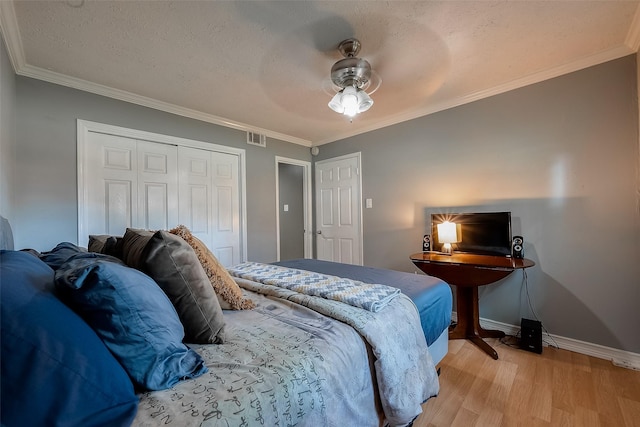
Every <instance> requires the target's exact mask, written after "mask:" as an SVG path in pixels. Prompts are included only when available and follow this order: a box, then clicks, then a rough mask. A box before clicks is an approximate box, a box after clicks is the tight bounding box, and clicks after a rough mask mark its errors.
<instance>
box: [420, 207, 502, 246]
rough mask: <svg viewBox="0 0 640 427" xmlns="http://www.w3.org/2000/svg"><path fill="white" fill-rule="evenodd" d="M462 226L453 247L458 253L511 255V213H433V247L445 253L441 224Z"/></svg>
mask: <svg viewBox="0 0 640 427" xmlns="http://www.w3.org/2000/svg"><path fill="white" fill-rule="evenodd" d="M445 221H449V222H453V223H456V224H460V234H461V235H460V238H461V240H460V241H459V242H457V243H453V244H452V245H451V246H452V248H453V250H454V252H465V253H472V254H479V255H497V256H505V257H510V256H511V212H481V213H434V214H431V235H432V236H433V237H432V239H431V244H432V247H433V250H434V251H438V252H440V251H442V246H443V244H442V243H440V242H439V241H438V224H441V223H443V222H445Z"/></svg>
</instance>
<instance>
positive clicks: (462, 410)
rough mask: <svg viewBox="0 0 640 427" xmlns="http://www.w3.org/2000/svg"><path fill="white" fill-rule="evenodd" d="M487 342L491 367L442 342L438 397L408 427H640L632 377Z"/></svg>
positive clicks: (636, 378)
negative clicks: (444, 346) (492, 354)
mask: <svg viewBox="0 0 640 427" xmlns="http://www.w3.org/2000/svg"><path fill="white" fill-rule="evenodd" d="M487 342H489V343H490V344H491V345H492V346H493V347H494V348H495V349H496V351H497V352H498V354H499V357H500V358H499V359H498V360H493V359H492V358H491V357H489V356H488V355H486V354H485V353H483V352H482V351H481V350H479V349H478V348H477V347H476V346H475V345H473V344H472V343H470V342H469V341H467V340H452V341H450V342H449V353H448V354H447V356H446V357H445V358H444V359H443V360H442V362H441V363H440V365H439V367H440V368H441V374H440V394H439V395H438V397H436V398H432V399H429V400H428V401H427V402H426V403H425V404H424V405H423V413H422V414H421V415H420V416H419V417H418V418H417V419H416V420H415V421H414V424H413V426H414V427H445V426H446V427H450V426H463V427H471V426H478V427H493V426H503V427H508V426H527V427H529V426H576V427H589V426H600V427H627V426H634V427H635V426H638V427H640V371H634V370H630V369H625V368H619V367H616V366H614V365H612V364H611V362H609V361H606V360H602V359H597V358H594V357H589V356H585V355H582V354H578V353H573V352H570V351H566V350H558V349H554V348H551V347H545V348H544V350H543V352H542V354H541V355H539V354H535V353H530V352H527V351H523V350H520V349H517V348H513V347H509V346H507V345H505V344H502V343H501V342H500V341H499V340H496V339H489V340H487Z"/></svg>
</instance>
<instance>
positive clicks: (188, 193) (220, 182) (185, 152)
mask: <svg viewBox="0 0 640 427" xmlns="http://www.w3.org/2000/svg"><path fill="white" fill-rule="evenodd" d="M238 166H239V165H238V156H236V155H233V154H228V153H220V152H216V151H205V150H201V149H197V148H191V147H178V169H179V171H180V173H179V182H180V191H179V193H180V197H179V198H180V204H179V205H180V206H179V218H180V223H181V224H184V225H185V226H187V227H188V228H189V230H191V233H192V234H193V235H194V236H196V237H197V238H198V239H200V240H202V241H203V242H204V243H205V244H206V245H207V246H208V247H209V249H210V250H211V251H212V252H213V254H214V255H215V256H216V258H218V260H219V261H220V262H221V263H222V264H223V265H225V266H231V265H235V264H237V263H238V262H239V261H240V246H239V245H238V244H237V242H239V241H240V198H239V191H238V172H239V167H238Z"/></svg>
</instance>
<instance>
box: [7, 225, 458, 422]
mask: <svg viewBox="0 0 640 427" xmlns="http://www.w3.org/2000/svg"><path fill="white" fill-rule="evenodd" d="M127 232H129V230H127ZM170 234H171V233H167V232H162V233H161V232H155V233H153V232H139V233H138V234H137V235H136V239H137V243H136V245H137V246H136V245H132V246H131V247H130V248H129V251H128V254H129V255H127V254H123V253H122V252H120V253H119V257H116V256H114V255H113V253H112V254H108V253H105V252H104V251H105V249H106V248H107V247H108V246H109V244H108V243H107V241H106V240H105V241H104V242H103V245H102V247H101V249H100V250H99V251H98V252H94V251H88V250H87V249H86V248H79V247H77V246H75V245H73V244H71V243H68V242H63V243H61V244H60V245H58V246H56V247H55V248H53V249H52V250H51V251H49V252H47V253H44V254H38V253H35V251H14V250H4V251H2V252H1V253H0V256H1V257H2V259H0V267H1V268H2V275H1V277H0V285H2V292H1V294H0V295H1V296H2V316H3V318H2V324H1V326H2V342H3V345H2V383H1V385H2V408H1V411H2V412H1V413H2V420H1V421H2V423H3V425H6V426H7V427H11V426H13V425H39V424H44V423H46V424H50V425H56V424H59V425H62V424H66V425H83V426H91V425H95V426H101V425H114V426H115V425H134V426H158V425H174V426H254V425H264V426H285V425H299V426H320V425H322V426H343V425H358V426H380V425H390V426H395V425H398V426H401V425H409V424H410V423H411V422H412V420H413V419H415V417H416V416H417V415H419V414H420V413H421V410H422V409H421V404H422V403H423V402H425V401H426V400H427V399H429V398H430V397H433V396H435V395H437V393H438V391H439V385H438V379H437V374H436V370H435V363H434V358H433V357H432V355H431V353H430V351H429V349H436V348H437V345H438V342H439V339H438V337H440V339H442V338H441V337H442V336H443V335H442V334H443V332H445V335H444V336H445V337H446V327H447V326H448V322H443V326H444V329H443V330H441V331H440V332H438V331H437V328H435V329H433V328H427V327H424V326H423V324H426V323H425V322H427V323H429V321H428V320H426V319H427V318H423V314H424V313H423V312H425V313H426V312H428V311H431V312H434V311H437V310H435V309H434V307H438V306H442V307H445V306H446V310H448V312H449V313H450V311H451V296H450V291H449V295H448V299H447V297H446V296H442V295H440V296H437V297H434V295H438V292H436V291H434V289H435V288H438V287H439V286H446V285H442V284H439V283H436V282H437V281H434V280H433V279H431V278H428V277H427V276H424V275H411V274H408V273H403V274H400V275H399V276H395V274H394V273H388V272H386V271H384V270H377V269H370V268H367V267H360V268H355V267H352V266H351V267H348V266H345V265H332V264H333V263H323V262H315V263H313V264H314V265H311V264H306V263H308V262H309V261H308V260H306V261H305V260H296V261H291V262H289V263H288V264H289V265H278V264H287V263H277V264H258V263H246V264H247V265H241V266H235V267H234V268H236V267H237V268H236V273H237V275H236V276H233V282H234V285H236V286H237V289H238V290H239V291H238V290H236V294H235V297H236V298H237V300H236V301H233V298H229V299H228V301H226V302H225V301H223V300H222V299H220V294H224V292H225V291H223V290H220V289H217V291H218V292H217V295H216V293H215V292H214V297H213V299H210V300H207V299H206V298H205V297H204V296H202V295H200V297H201V298H202V299H201V300H199V301H198V304H200V305H199V306H198V307H199V308H198V310H194V309H193V307H191V308H190V309H185V307H184V306H182V305H181V304H182V302H181V301H182V300H184V293H183V294H179V295H178V294H177V293H176V292H178V291H176V290H175V289H173V288H171V287H167V283H168V280H169V279H170V280H173V281H175V278H176V277H177V276H176V274H175V273H176V272H175V271H174V269H175V266H176V265H177V266H179V267H178V270H180V271H178V273H179V274H178V276H180V280H182V281H184V277H185V275H187V276H188V275H194V274H195V276H198V275H199V276H198V277H200V279H202V278H203V277H204V279H202V280H200V282H202V281H203V280H205V281H206V284H207V285H208V286H206V287H202V288H198V287H197V286H194V285H193V283H191V285H190V286H192V287H191V288H189V293H190V294H193V293H194V292H196V293H197V292H203V291H207V292H208V289H207V288H211V289H216V285H215V284H214V281H215V280H217V278H218V276H215V275H213V276H212V273H211V271H210V268H209V267H210V266H209V265H206V264H205V263H203V262H202V259H200V258H198V256H199V254H200V253H199V251H198V248H197V247H195V246H193V245H189V244H185V239H182V238H180V237H179V236H177V235H176V234H175V233H174V234H172V235H170ZM126 235H127V233H125V236H126ZM109 237H114V236H109ZM154 239H155V240H156V241H155V243H154V245H156V246H155V247H156V249H153V250H150V249H149V246H150V245H151V244H152V242H153V241H154ZM107 240H108V239H107ZM132 241H135V239H133V240H132ZM111 242H112V243H113V242H117V239H115V238H114V239H112V240H111ZM90 245H91V243H90ZM172 245H173V246H172ZM114 248H115V250H120V251H121V250H122V248H120V249H118V248H117V246H113V245H112V246H111V249H112V250H114ZM94 249H95V248H94ZM136 251H137V252H136ZM134 255H135V256H134ZM200 255H201V254H200ZM205 255H207V254H205ZM163 256H169V257H170V258H168V259H169V261H170V262H169V261H167V260H165V261H162V260H163V258H162V257H163ZM136 257H137V258H136ZM180 257H182V258H180ZM185 257H186V258H185ZM141 260H142V261H141ZM151 261H153V262H151ZM170 264H171V265H173V267H170ZM150 266H151V267H150ZM196 267H197V268H196ZM302 267H305V268H306V269H307V270H304V269H302ZM242 268H245V270H244V271H245V272H246V271H247V269H251V268H252V269H254V270H255V269H266V270H268V269H270V268H278V269H286V271H287V274H289V273H295V272H300V271H305V272H313V270H314V269H315V270H318V271H317V273H319V274H321V275H322V277H325V276H328V275H335V274H336V273H337V274H343V277H342V278H340V279H341V280H342V279H345V280H346V279H350V280H353V281H354V283H356V284H358V283H360V284H362V283H361V282H365V283H364V284H365V285H366V284H367V283H366V281H365V280H361V279H367V280H370V279H376V280H377V279H378V278H380V280H379V281H378V282H384V281H386V280H387V279H388V280H390V281H386V283H379V285H380V286H384V285H387V284H391V283H397V284H399V283H398V282H396V280H397V279H403V280H402V286H400V288H402V289H403V292H399V293H394V292H392V294H393V296H392V297H391V298H387V300H385V302H384V306H383V307H382V308H380V309H378V310H369V309H364V308H361V307H356V306H353V305H351V304H345V303H344V302H340V301H335V300H331V299H327V298H323V297H319V296H316V295H311V294H305V293H301V292H299V291H296V290H291V289H287V288H286V287H280V286H278V285H273V284H269V283H266V282H265V281H259V280H251V279H247V275H246V274H245V275H244V277H240V276H242V275H243V272H242V271H241V270H242ZM232 270H233V269H232ZM238 271H239V273H238ZM279 271H280V272H282V270H279ZM203 274H204V276H202V275H203ZM385 275H387V276H386V277H383V276H385ZM394 276H395V277H394ZM413 276H416V277H413ZM417 278H422V279H421V280H426V282H422V283H421V284H420V283H419V282H420V281H418V280H417ZM214 279H215V280H214ZM383 279H384V280H383ZM409 279H413V280H409ZM190 280H191V279H190ZM200 282H199V283H200ZM114 283H115V285H114ZM194 283H195V282H194ZM200 284H201V283H200ZM211 285H213V286H211ZM114 289H115V291H114ZM158 289H160V292H159V291H158ZM379 289H383V288H376V290H379ZM425 289H430V291H429V292H425ZM447 289H448V286H447ZM125 291H126V292H125ZM237 292H239V294H238V293H237ZM121 293H127V295H126V298H127V299H125V300H124V302H122V301H118V299H119V298H121V297H122V295H120V294H121ZM405 293H407V294H410V296H407V295H406V294H405ZM428 294H430V295H431V298H426V299H431V300H437V301H439V302H437V303H436V304H435V305H434V306H433V307H430V304H427V303H425V302H423V300H422V298H425V295H428ZM203 295H204V294H203ZM176 296H178V298H176ZM136 299H137V300H136ZM95 301H99V303H98V304H97V305H96V304H95ZM114 301H115V302H114ZM421 301H422V302H421ZM247 302H250V303H251V304H250V307H249V306H245V307H244V308H242V305H243V304H247ZM122 304H124V306H125V308H124V309H123V308H122V307H121V306H122ZM136 304H137V305H136ZM207 304H209V305H210V306H213V307H214V308H215V307H218V309H217V310H218V311H216V310H213V311H216V314H215V315H211V316H209V317H207V318H206V319H204V320H205V324H206V326H207V327H206V328H205V329H204V330H203V329H202V328H201V326H202V320H203V319H199V320H197V321H195V323H197V322H198V321H200V323H198V324H197V325H196V326H197V327H198V328H200V329H198V328H196V329H194V319H192V318H190V317H189V316H193V314H194V312H196V311H197V312H199V314H202V313H204V312H205V311H206V310H204V308H207V307H208V306H207ZM216 304H217V305H216ZM225 304H230V305H231V306H228V307H226V308H223V306H225ZM447 304H448V306H447ZM112 306H118V307H120V308H117V309H116V308H114V307H112ZM416 306H417V307H418V309H419V310H420V311H419V310H416ZM151 308H153V309H154V310H156V311H155V312H151V311H150V310H151ZM200 309H202V310H200ZM443 309H444V308H443ZM446 310H445V311H446ZM126 316H128V317H126ZM185 316H186V317H185ZM114 317H115V318H117V319H119V321H118V322H117V324H116V325H113V324H109V325H106V326H105V319H113V318H114ZM438 317H440V315H437V316H435V318H438ZM444 317H446V316H444ZM445 320H446V319H445ZM149 322H150V324H147V323H149ZM154 322H155V323H154ZM216 322H217V325H218V326H216V327H211V325H213V324H216ZM421 322H422V323H421ZM445 323H446V325H444V324H445ZM134 324H135V325H136V326H135V327H132V325H134ZM398 325H402V326H403V327H402V328H398V327H397V326H398ZM145 328H147V329H145ZM161 329H162V330H163V332H162V333H163V334H164V335H162V336H160V337H157V336H151V335H148V334H152V335H153V334H156V333H157V332H158V331H159V330H161ZM142 330H144V331H145V332H144V334H142V333H140V331H142ZM132 333H133V335H134V336H133V338H132V337H131V336H129V335H126V334H132ZM123 334H125V335H123ZM137 335H140V336H142V338H140V337H137ZM123 336H126V339H125V338H122V337H123ZM150 337H151V338H150ZM138 338H140V340H139V341H138V342H137V343H135V345H137V347H136V346H134V347H131V346H129V344H128V340H130V339H131V340H134V341H135V340H136V339H138ZM149 340H151V341H149ZM194 341H200V342H198V343H194ZM427 343H429V346H427ZM445 344H446V340H445ZM132 348H133V349H134V351H132ZM445 348H446V345H445ZM406 349H411V351H406ZM445 351H446V350H445ZM154 352H155V353H154ZM157 354H160V355H161V356H162V357H159V358H158V357H156V356H157ZM438 354H439V353H438ZM132 356H134V357H135V358H137V359H140V360H136V361H135V364H132V363H131V362H130V361H129V360H128V358H129V357H132ZM440 357H441V356H437V357H436V362H437V360H439V358H440ZM141 367H142V368H144V369H142V368H141ZM150 371H153V375H150V374H149V372H150Z"/></svg>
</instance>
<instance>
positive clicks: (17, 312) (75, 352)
mask: <svg viewBox="0 0 640 427" xmlns="http://www.w3.org/2000/svg"><path fill="white" fill-rule="evenodd" d="M53 279H54V273H53V270H52V269H51V268H49V267H48V266H47V265H46V264H45V263H44V262H42V261H41V260H39V259H38V258H36V257H34V256H33V255H31V254H29V253H28V252H19V251H0V314H1V316H0V317H1V319H0V331H1V338H0V339H1V340H2V359H1V364H2V369H1V370H2V379H1V380H0V384H1V391H0V393H1V394H2V400H1V401H2V404H1V408H0V414H1V415H0V416H1V417H2V420H1V422H2V425H3V426H7V427H12V426H38V425H40V426H42V425H67V426H80V425H82V426H96V427H97V426H105V425H109V426H125V425H127V426H128V425H130V424H131V422H132V421H133V418H134V416H135V414H136V410H137V408H138V398H137V396H136V395H135V392H134V388H133V384H132V383H131V380H130V379H129V377H128V376H127V373H126V372H125V371H124V369H123V368H122V366H120V364H119V363H118V361H117V360H116V359H115V358H114V357H113V355H112V354H111V353H110V352H109V350H108V349H107V348H106V347H105V345H104V343H103V342H102V341H101V340H100V338H99V337H98V336H97V335H96V334H95V332H94V331H93V330H92V329H91V328H90V327H89V325H87V324H86V323H85V322H84V321H83V320H82V319H81V318H80V317H79V316H78V315H77V314H75V313H74V312H73V311H72V310H71V309H70V308H69V307H67V306H66V305H64V304H63V303H62V302H61V301H60V300H59V299H58V298H56V296H55V295H54V294H53V290H54V282H53Z"/></svg>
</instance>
